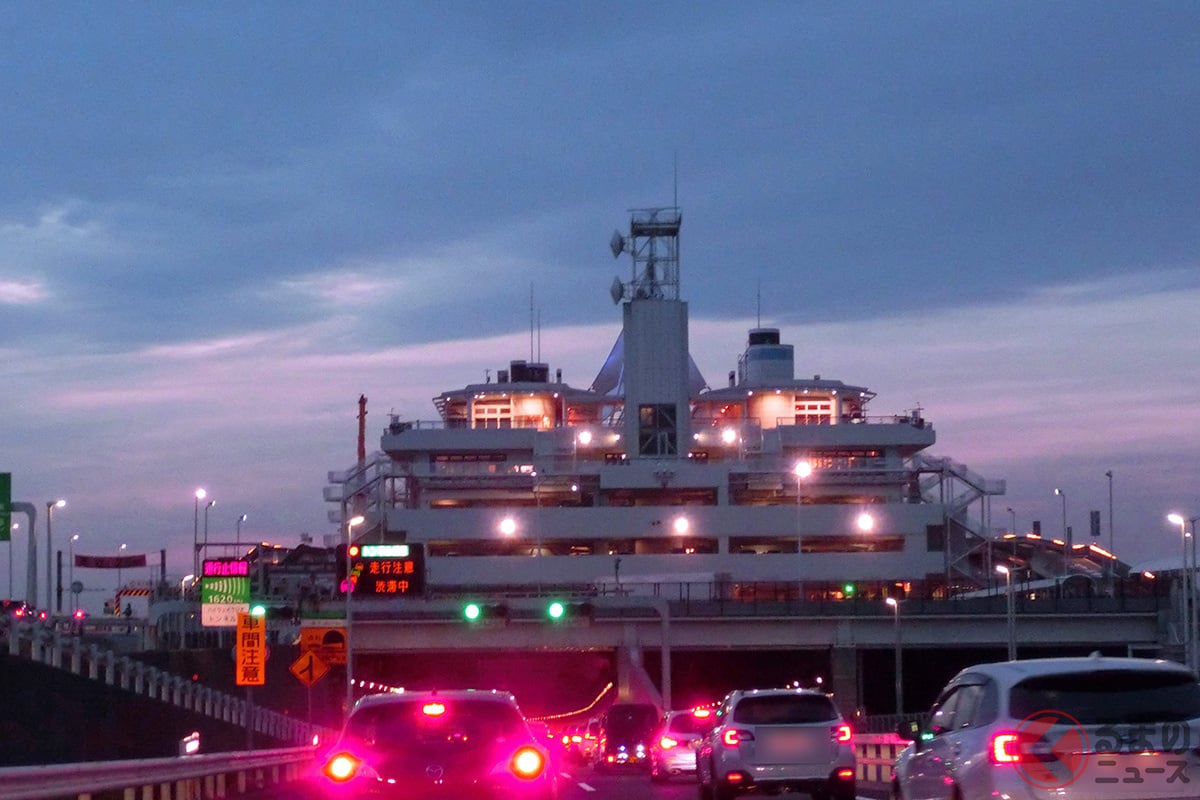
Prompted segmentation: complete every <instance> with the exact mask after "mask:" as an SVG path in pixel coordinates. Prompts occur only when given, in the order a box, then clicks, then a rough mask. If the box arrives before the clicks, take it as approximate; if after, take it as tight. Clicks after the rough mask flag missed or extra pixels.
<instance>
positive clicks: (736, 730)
mask: <svg viewBox="0 0 1200 800" xmlns="http://www.w3.org/2000/svg"><path fill="white" fill-rule="evenodd" d="M716 716H717V720H716V725H715V727H713V729H712V730H711V731H709V732H708V734H707V735H706V736H705V737H704V739H703V741H702V742H701V744H700V749H699V752H698V753H697V754H696V776H697V778H698V780H699V782H700V798H701V800H730V798H734V797H739V796H741V795H755V794H779V793H781V792H805V793H807V794H810V795H812V797H813V798H814V800H854V796H855V795H854V790H855V760H854V732H853V730H852V728H851V726H850V724H849V723H848V722H846V720H845V719H844V718H843V717H842V714H841V712H839V711H838V708H837V706H836V705H835V704H834V702H833V698H831V697H830V696H829V695H827V694H824V693H823V692H820V691H818V690H814V689H743V690H737V691H734V692H730V693H729V694H728V695H726V697H725V699H724V700H723V701H722V702H721V705H720V706H719V707H718V708H717V714H716Z"/></svg>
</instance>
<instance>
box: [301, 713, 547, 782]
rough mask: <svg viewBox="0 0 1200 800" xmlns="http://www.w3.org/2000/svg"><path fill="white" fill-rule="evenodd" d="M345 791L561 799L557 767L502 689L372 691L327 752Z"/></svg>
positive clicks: (326, 778) (325, 778)
mask: <svg viewBox="0 0 1200 800" xmlns="http://www.w3.org/2000/svg"><path fill="white" fill-rule="evenodd" d="M320 780H321V785H320V787H319V794H320V795H322V796H329V797H337V798H378V799H379V800H387V799H388V798H397V799H399V798H413V799H414V800H415V799H416V798H422V799H425V798H446V799H447V800H451V799H453V800H502V799H503V800H511V799H512V798H521V799H522V800H554V799H555V798H556V797H557V795H558V776H557V772H556V771H555V770H554V769H552V768H551V767H550V757H549V753H548V751H547V750H546V747H545V746H544V744H543V743H542V742H541V741H538V739H537V738H536V737H535V736H534V735H533V734H532V733H531V732H530V730H529V727H528V726H527V725H526V724H525V719H524V717H523V716H522V715H521V710H520V708H519V707H518V706H517V702H516V700H515V699H514V697H513V696H512V695H511V694H509V693H507V692H500V691H477V690H455V691H422V692H400V693H388V694H375V695H369V696H367V697H364V698H362V699H360V700H359V701H358V702H357V703H355V704H354V709H353V710H352V711H351V713H350V716H349V718H348V719H347V720H346V723H345V726H344V728H343V730H342V732H341V736H340V738H339V739H338V741H337V743H336V744H335V745H334V746H333V748H332V749H331V750H330V751H329V752H328V754H327V755H326V757H325V758H324V760H323V766H322V768H321V779H320Z"/></svg>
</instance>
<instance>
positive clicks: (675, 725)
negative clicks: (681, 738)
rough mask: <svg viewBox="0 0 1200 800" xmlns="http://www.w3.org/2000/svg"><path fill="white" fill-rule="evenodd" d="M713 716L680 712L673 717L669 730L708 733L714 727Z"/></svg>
mask: <svg viewBox="0 0 1200 800" xmlns="http://www.w3.org/2000/svg"><path fill="white" fill-rule="evenodd" d="M711 719H712V718H711V717H708V718H704V719H702V718H700V717H697V716H695V715H693V714H680V715H679V716H676V717H672V718H671V724H670V725H669V726H668V728H667V730H669V731H672V732H674V733H707V732H708V730H709V729H710V728H712V722H711Z"/></svg>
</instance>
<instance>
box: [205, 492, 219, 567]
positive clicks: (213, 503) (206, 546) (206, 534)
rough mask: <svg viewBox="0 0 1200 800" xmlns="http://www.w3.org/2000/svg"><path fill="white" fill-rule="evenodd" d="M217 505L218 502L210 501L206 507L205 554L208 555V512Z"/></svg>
mask: <svg viewBox="0 0 1200 800" xmlns="http://www.w3.org/2000/svg"><path fill="white" fill-rule="evenodd" d="M216 504H217V501H216V500H209V501H208V505H206V506H205V507H204V554H205V555H208V510H209V509H210V508H212V507H213V506H215V505H216Z"/></svg>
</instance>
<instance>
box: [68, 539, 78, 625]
mask: <svg viewBox="0 0 1200 800" xmlns="http://www.w3.org/2000/svg"><path fill="white" fill-rule="evenodd" d="M78 541H79V534H78V533H77V534H75V535H74V536H72V537H71V538H70V539H68V540H67V588H68V589H70V591H71V597H72V598H73V600H72V601H71V611H78V610H79V594H78V593H77V592H76V591H75V543H76V542H78Z"/></svg>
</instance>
